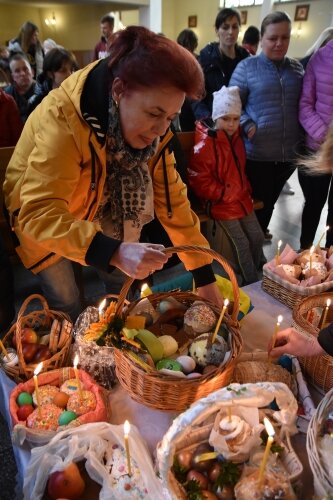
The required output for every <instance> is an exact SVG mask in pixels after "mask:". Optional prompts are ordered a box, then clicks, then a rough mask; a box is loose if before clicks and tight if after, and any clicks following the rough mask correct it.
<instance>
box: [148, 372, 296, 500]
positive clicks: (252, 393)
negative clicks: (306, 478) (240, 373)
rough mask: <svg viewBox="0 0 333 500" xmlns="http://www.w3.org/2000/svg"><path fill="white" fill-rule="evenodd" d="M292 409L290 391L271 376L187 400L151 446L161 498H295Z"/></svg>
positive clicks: (293, 410) (294, 403) (293, 409)
mask: <svg viewBox="0 0 333 500" xmlns="http://www.w3.org/2000/svg"><path fill="white" fill-rule="evenodd" d="M273 402H274V407H275V408H277V409H275V410H273V409H271V408H270V405H271V404H272V403H273ZM276 405H277V406H276ZM296 411H297V402H296V400H295V398H294V396H293V395H292V393H291V392H290V390H289V389H288V387H287V386H286V385H285V384H283V383H278V382H276V383H269V382H266V383H265V382H261V383H257V384H236V383H235V384H231V385H230V386H228V387H225V388H223V389H221V390H219V391H216V392H214V393H212V394H210V395H209V396H207V397H206V398H203V399H201V400H200V401H197V402H196V403H194V404H193V405H192V406H191V407H190V408H189V409H188V410H187V411H186V412H184V413H182V414H181V415H179V416H178V417H177V418H176V419H175V420H174V421H173V423H172V425H171V427H170V428H169V430H168V431H167V433H166V434H165V435H164V437H163V439H162V441H161V442H160V443H159V445H158V448H157V459H158V469H159V472H160V476H161V479H162V482H163V486H164V487H165V490H166V491H168V496H167V498H169V499H173V498H177V499H190V498H207V499H212V500H213V499H217V498H230V499H231V498H236V499H238V500H239V499H246V500H250V499H264V498H288V499H293V498H296V496H295V493H294V491H293V488H292V483H294V482H295V481H297V480H298V478H299V477H300V475H301V473H302V464H301V462H300V460H299V459H298V457H297V455H296V453H295V452H294V450H293V448H292V446H291V443H290V435H292V434H294V433H295V432H296V428H295V421H296ZM195 494H196V495H197V496H195V497H194V496H193V495H195Z"/></svg>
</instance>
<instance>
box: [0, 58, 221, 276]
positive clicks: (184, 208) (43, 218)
mask: <svg viewBox="0 0 333 500" xmlns="http://www.w3.org/2000/svg"><path fill="white" fill-rule="evenodd" d="M99 63H100V61H97V62H95V63H92V64H91V65H89V66H87V67H85V68H84V69H82V70H80V71H77V72H76V73H74V74H73V75H72V76H71V77H69V78H68V79H67V80H65V81H64V82H63V83H62V85H61V87H60V88H58V89H56V90H54V91H52V92H50V93H49V95H48V96H47V97H45V98H44V99H43V101H42V102H41V104H40V105H39V106H38V107H37V108H36V110H35V111H34V112H33V113H32V114H31V115H30V117H29V118H28V120H27V122H26V124H25V127H24V130H23V132H22V135H21V138H20V140H19V142H18V144H17V146H16V148H15V151H14V154H13V156H12V159H11V161H10V163H9V165H8V168H7V172H6V180H5V183H4V195H5V203H6V207H7V210H8V212H9V217H10V221H11V225H12V228H13V230H14V231H15V234H16V236H17V238H18V240H19V246H18V247H17V253H18V255H19V256H20V258H21V260H22V262H23V264H24V265H25V267H27V268H28V269H31V270H32V271H33V272H35V273H38V272H39V271H41V270H42V269H45V268H46V267H48V266H50V265H51V264H53V263H55V262H56V261H57V260H59V259H60V258H61V257H66V258H68V259H71V260H73V261H76V262H79V263H81V264H83V265H86V253H87V251H88V249H89V246H90V244H91V243H92V241H93V239H94V238H95V236H96V234H97V233H98V232H100V231H101V228H100V226H99V224H98V223H96V222H92V220H93V218H94V215H95V213H96V210H97V208H98V206H99V204H100V201H101V197H102V194H103V186H104V182H105V178H106V154H105V144H101V143H100V142H99V141H98V138H97V136H96V134H95V132H94V131H93V130H92V128H91V127H90V126H89V125H88V124H87V122H86V121H85V120H84V118H83V116H82V112H81V109H80V103H81V96H82V92H83V87H84V84H85V82H86V79H87V76H88V74H89V73H90V72H91V71H92V69H93V68H94V67H95V66H96V65H97V64H99ZM105 105H107V103H105ZM170 136H171V132H169V133H167V134H166V136H165V137H164V138H163V139H162V140H161V143H160V146H159V151H158V152H157V154H156V156H155V157H154V158H153V159H152V160H151V162H150V172H151V175H152V179H153V187H154V204H155V213H156V216H157V217H158V219H159V220H160V222H161V224H162V225H163V226H164V228H165V230H166V231H167V233H168V235H169V237H170V239H171V241H172V242H173V244H174V245H184V244H195V245H201V246H208V243H207V240H206V239H205V238H204V237H203V236H202V235H201V233H200V225H199V220H198V218H197V216H196V215H195V214H194V212H192V211H191V209H190V205H189V202H188V199H187V190H186V186H185V185H184V183H183V182H182V180H181V178H180V176H179V174H178V173H177V171H176V168H175V160H174V156H173V153H170V151H169V150H168V148H165V149H164V155H165V160H166V164H167V175H168V185H169V192H170V200H171V206H172V216H171V217H169V216H168V212H167V207H166V201H165V200H166V198H165V185H164V180H163V170H162V157H161V156H160V154H159V153H160V151H161V150H162V149H163V148H164V146H165V145H166V143H167V142H168V141H169V140H170ZM93 163H94V168H93ZM93 170H94V172H93ZM169 215H170V214H169ZM180 257H181V259H182V260H183V262H184V264H185V266H186V268H187V269H188V270H192V269H196V268H199V267H201V266H203V265H205V264H208V263H210V261H211V259H210V258H209V257H207V256H201V255H200V254H181V255H180Z"/></svg>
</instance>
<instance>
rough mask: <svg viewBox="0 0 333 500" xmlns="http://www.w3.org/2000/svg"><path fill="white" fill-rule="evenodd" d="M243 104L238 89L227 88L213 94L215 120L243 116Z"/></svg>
mask: <svg viewBox="0 0 333 500" xmlns="http://www.w3.org/2000/svg"><path fill="white" fill-rule="evenodd" d="M241 112H242V102H241V100H240V97H239V88H238V87H225V86H223V87H222V88H221V89H220V90H218V91H217V92H214V93H213V112H212V118H213V120H214V121H215V120H217V119H218V118H221V116H225V115H239V116H240V115H241Z"/></svg>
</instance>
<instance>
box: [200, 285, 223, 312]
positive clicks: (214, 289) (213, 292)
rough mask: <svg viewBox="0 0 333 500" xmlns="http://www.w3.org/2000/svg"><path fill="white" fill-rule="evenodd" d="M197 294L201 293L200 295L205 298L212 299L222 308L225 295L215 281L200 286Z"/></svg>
mask: <svg viewBox="0 0 333 500" xmlns="http://www.w3.org/2000/svg"><path fill="white" fill-rule="evenodd" d="M197 295H199V297H202V298H203V299H207V300H210V301H211V302H213V303H214V304H215V305H216V306H217V307H219V308H220V309H222V307H223V297H222V296H221V293H220V290H219V288H218V286H217V284H216V283H215V282H214V283H210V284H209V285H205V286H201V287H200V288H198V289H197Z"/></svg>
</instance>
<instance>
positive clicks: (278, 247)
mask: <svg viewBox="0 0 333 500" xmlns="http://www.w3.org/2000/svg"><path fill="white" fill-rule="evenodd" d="M281 245H282V240H279V241H278V244H277V251H276V255H275V264H276V265H277V266H278V265H279V264H280V248H281Z"/></svg>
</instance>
